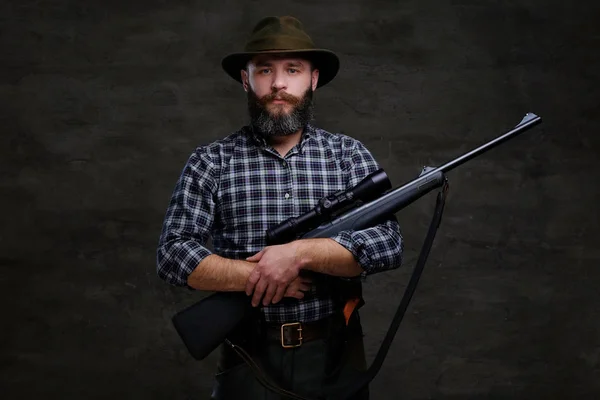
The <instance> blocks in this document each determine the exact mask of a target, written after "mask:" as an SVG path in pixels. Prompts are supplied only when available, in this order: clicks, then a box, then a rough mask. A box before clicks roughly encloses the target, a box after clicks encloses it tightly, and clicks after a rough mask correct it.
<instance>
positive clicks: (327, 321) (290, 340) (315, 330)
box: [263, 316, 342, 349]
mask: <svg viewBox="0 0 600 400" xmlns="http://www.w3.org/2000/svg"><path fill="white" fill-rule="evenodd" d="M336 322H337V325H341V324H342V322H341V321H340V320H339V319H337V318H335V317H333V316H331V317H327V318H323V319H321V320H319V321H314V322H287V323H284V324H276V323H272V322H265V323H263V332H264V337H265V338H266V339H267V340H269V341H275V342H278V343H281V347H283V348H285V349H290V348H294V347H300V346H302V343H305V342H309V341H311V340H315V339H322V338H327V337H329V336H330V335H331V334H332V332H333V331H334V329H333V328H334V327H335V326H336Z"/></svg>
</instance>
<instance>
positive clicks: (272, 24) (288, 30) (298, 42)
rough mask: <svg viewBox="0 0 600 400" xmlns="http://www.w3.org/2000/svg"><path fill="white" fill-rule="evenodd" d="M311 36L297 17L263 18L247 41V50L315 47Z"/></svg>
mask: <svg viewBox="0 0 600 400" xmlns="http://www.w3.org/2000/svg"><path fill="white" fill-rule="evenodd" d="M314 48H315V45H314V43H313V41H312V39H311V38H310V36H309V35H308V34H307V33H306V32H305V31H304V26H303V25H302V22H300V21H299V20H298V19H297V18H294V17H291V16H284V17H265V18H263V19H261V20H260V21H259V22H258V23H257V24H256V26H255V27H254V29H253V30H252V34H251V35H250V38H249V40H248V41H247V42H246V46H245V51H249V52H256V51H272V50H300V49H314Z"/></svg>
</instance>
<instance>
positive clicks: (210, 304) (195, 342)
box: [172, 113, 541, 400]
mask: <svg viewBox="0 0 600 400" xmlns="http://www.w3.org/2000/svg"><path fill="white" fill-rule="evenodd" d="M540 122H541V118H540V117H539V116H537V115H535V114H533V113H527V114H526V115H525V117H524V118H523V119H522V120H521V122H520V123H519V124H517V125H516V126H515V127H514V128H513V129H512V130H510V131H508V132H507V133H505V134H503V135H501V136H499V137H497V138H496V139H493V140H491V141H489V142H487V143H485V144H483V145H481V146H479V147H477V148H476V149H474V150H472V151H470V152H468V153H465V154H463V155H462V156H460V157H457V158H455V159H453V160H451V161H449V162H447V163H446V164H444V165H442V166H441V167H437V168H430V167H425V168H424V169H423V171H422V173H421V174H420V175H419V177H417V178H415V179H413V180H412V181H410V182H408V183H406V184H404V185H402V186H401V187H398V188H396V189H394V190H391V184H390V182H389V179H388V178H387V176H386V174H385V172H384V171H383V170H382V169H379V170H378V171H375V172H373V173H372V174H370V175H369V176H367V177H366V178H364V179H363V180H362V181H361V182H359V183H358V184H357V185H356V186H354V187H352V188H350V189H349V190H346V191H341V192H337V193H335V194H333V195H330V196H327V197H325V198H323V199H321V200H320V201H319V202H318V204H317V205H316V206H315V207H314V208H313V209H312V210H311V211H309V212H307V213H305V214H303V215H301V216H298V217H292V218H289V219H287V220H285V221H283V222H282V223H280V224H279V225H277V226H275V227H273V228H271V229H269V230H267V232H266V238H267V243H269V244H280V243H286V242H289V241H291V240H295V239H301V238H327V237H331V236H334V235H336V234H337V233H339V232H341V231H344V230H361V229H365V228H368V227H370V226H374V225H376V224H378V223H380V222H381V221H384V220H385V219H387V218H389V217H390V216H391V215H393V214H395V213H397V212H399V211H400V210H401V209H403V208H405V207H406V206H408V205H410V204H411V203H413V202H414V201H416V200H418V199H419V198H421V197H423V196H424V195H425V194H427V193H429V192H431V191H432V190H434V189H436V188H438V187H441V186H443V187H444V188H443V191H441V192H440V193H439V194H438V197H437V206H436V210H435V212H434V218H433V220H432V223H431V225H430V228H429V231H428V234H427V237H426V240H425V243H424V245H423V248H422V250H421V254H420V256H419V259H418V261H417V265H416V267H415V269H414V272H413V275H412V277H411V279H410V281H409V284H408V286H407V289H406V291H405V294H404V296H403V298H402V301H401V303H400V306H399V308H398V310H397V312H396V314H395V316H394V319H393V321H392V323H391V325H390V328H389V330H388V332H387V334H386V337H385V338H384V341H383V343H382V345H381V347H380V350H379V352H378V354H377V355H376V357H375V360H374V361H373V363H372V365H371V366H370V367H369V369H368V370H367V371H366V372H365V373H362V374H360V376H357V379H356V380H355V382H353V384H351V385H350V386H348V385H345V386H338V387H335V388H333V387H331V388H328V389H329V390H327V391H328V392H329V393H328V394H329V395H330V396H331V397H328V398H339V399H345V398H348V397H349V396H350V395H352V394H353V393H355V392H356V391H358V390H359V389H360V388H362V387H363V386H365V385H367V384H368V383H369V382H370V381H371V380H372V379H373V378H374V377H375V375H376V374H377V372H378V371H379V369H380V368H381V365H382V363H383V359H384V358H385V355H386V354H387V350H388V348H389V346H390V344H391V341H392V340H393V337H394V335H395V332H396V331H397V329H398V326H399V324H400V322H401V319H402V317H403V315H404V312H405V311H406V308H407V307H408V303H409V302H410V300H411V298H412V295H413V293H414V291H415V289H416V285H417V283H418V280H419V278H420V275H421V272H422V269H423V267H424V264H425V261H426V258H427V255H428V253H429V251H430V249H431V245H432V242H433V239H434V236H435V232H436V230H437V228H438V226H439V224H440V221H441V215H442V211H443V205H444V201H445V196H446V192H447V189H448V180H447V178H446V176H445V173H446V172H448V171H450V170H452V169H454V168H456V167H458V166H460V165H462V164H464V163H465V162H467V161H469V160H471V159H473V158H474V157H477V156H479V155H481V154H483V153H485V152H487V151H489V150H491V149H492V148H494V147H497V146H498V145H500V144H502V143H504V142H506V141H508V140H509V139H512V138H514V137H515V136H516V135H518V134H520V133H522V132H524V131H526V130H528V129H530V128H531V127H533V126H534V125H536V124H538V123H540ZM339 279H346V280H348V278H339ZM252 312H255V311H254V310H253V308H252V306H251V304H250V299H249V297H248V296H246V294H245V293H243V292H216V293H213V294H211V295H209V296H207V297H205V298H203V299H202V300H200V301H199V302H197V303H195V304H193V305H191V306H189V307H187V308H186V309H184V310H181V311H179V312H178V313H177V314H175V315H174V316H173V318H172V322H173V325H174V327H175V329H176V330H177V332H178V334H179V335H180V337H181V339H182V340H183V342H184V344H185V346H186V347H187V349H188V351H189V353H190V354H191V355H192V356H193V357H194V358H195V359H197V360H203V359H204V358H205V357H206V356H208V355H209V354H210V353H211V352H212V351H213V350H214V349H216V348H217V347H218V346H219V345H220V344H222V343H225V344H226V345H228V346H230V347H231V348H232V349H234V350H235V351H236V352H237V353H238V354H239V355H240V356H241V357H242V358H243V359H244V360H245V361H246V362H247V363H248V364H249V365H250V367H251V368H252V369H253V370H254V372H255V374H256V376H257V378H258V379H259V381H260V382H261V383H262V384H263V385H264V386H265V387H267V388H268V389H270V390H273V391H275V392H278V393H279V394H282V395H285V396H287V397H290V398H294V399H299V400H306V398H304V397H302V396H299V395H297V394H295V393H293V392H288V391H286V390H284V389H281V388H279V387H278V386H277V385H275V384H273V383H271V382H270V381H269V380H267V379H265V377H264V376H261V374H260V371H259V370H258V367H257V366H256V364H254V362H253V361H252V359H251V358H250V356H249V355H248V354H247V353H246V352H245V351H243V349H241V348H240V347H239V346H238V345H236V344H234V343H232V342H231V340H230V338H229V335H230V333H231V332H233V330H234V329H235V328H236V327H237V326H239V324H240V323H241V322H242V321H243V320H244V319H245V318H246V317H247V316H248V315H249V313H252ZM340 390H341V392H342V395H340V394H339V391H340Z"/></svg>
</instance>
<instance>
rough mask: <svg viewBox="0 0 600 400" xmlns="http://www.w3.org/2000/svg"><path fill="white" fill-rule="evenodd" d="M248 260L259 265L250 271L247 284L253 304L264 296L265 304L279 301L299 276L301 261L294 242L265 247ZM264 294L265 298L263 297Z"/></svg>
mask: <svg viewBox="0 0 600 400" xmlns="http://www.w3.org/2000/svg"><path fill="white" fill-rule="evenodd" d="M246 261H250V262H257V263H258V265H257V266H256V267H255V268H254V270H253V271H252V272H251V273H250V276H249V277H248V281H247V284H246V294H247V295H248V296H250V295H251V294H252V293H254V294H253V296H252V306H253V307H256V306H257V305H258V304H259V303H260V300H261V298H262V303H263V305H265V306H266V305H268V304H269V303H271V302H273V303H277V302H279V301H280V300H281V299H282V298H283V296H284V294H285V292H286V289H287V287H288V285H289V284H290V283H291V282H292V281H293V280H294V279H296V278H297V277H298V274H299V272H300V263H299V262H298V260H297V257H296V247H295V245H294V244H293V243H287V244H283V245H278V246H269V247H265V248H264V249H263V250H261V251H259V252H258V253H256V254H255V255H253V256H251V257H248V258H247V259H246ZM263 295H264V298H263Z"/></svg>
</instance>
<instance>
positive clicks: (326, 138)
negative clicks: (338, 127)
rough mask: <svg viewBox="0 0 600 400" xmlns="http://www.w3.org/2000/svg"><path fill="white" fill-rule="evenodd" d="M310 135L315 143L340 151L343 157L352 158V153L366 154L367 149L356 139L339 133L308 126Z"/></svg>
mask: <svg viewBox="0 0 600 400" xmlns="http://www.w3.org/2000/svg"><path fill="white" fill-rule="evenodd" d="M310 132H311V135H312V136H313V137H314V138H315V140H316V141H317V143H319V144H320V145H322V146H326V147H330V148H331V149H333V150H337V151H340V152H341V153H342V154H343V155H344V156H352V154H353V153H354V152H357V151H359V152H367V153H369V150H368V149H367V147H366V146H365V145H364V144H363V143H362V142H361V141H360V140H359V139H357V138H355V137H352V136H350V135H347V134H345V133H341V132H330V131H328V130H326V129H323V128H319V127H315V126H312V125H311V126H310Z"/></svg>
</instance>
